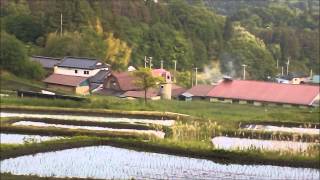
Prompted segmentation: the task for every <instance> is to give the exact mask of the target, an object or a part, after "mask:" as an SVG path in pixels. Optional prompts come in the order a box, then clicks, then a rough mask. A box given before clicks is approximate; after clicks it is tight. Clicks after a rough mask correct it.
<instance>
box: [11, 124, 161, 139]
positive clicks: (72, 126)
mask: <svg viewBox="0 0 320 180" xmlns="http://www.w3.org/2000/svg"><path fill="white" fill-rule="evenodd" d="M12 125H13V126H35V127H56V128H65V129H85V130H93V131H114V132H135V133H141V134H149V135H155V136H157V137H159V138H164V136H165V133H164V132H162V131H155V130H135V129H113V128H107V127H99V126H75V125H64V124H51V123H44V122H33V121H18V122H15V123H13V124H12Z"/></svg>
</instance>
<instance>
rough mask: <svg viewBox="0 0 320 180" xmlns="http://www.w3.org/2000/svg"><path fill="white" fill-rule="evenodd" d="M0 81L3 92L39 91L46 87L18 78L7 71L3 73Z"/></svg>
mask: <svg viewBox="0 0 320 180" xmlns="http://www.w3.org/2000/svg"><path fill="white" fill-rule="evenodd" d="M0 79H1V81H0V83H1V90H17V89H22V90H28V91H39V90H41V89H45V85H44V83H42V82H39V81H34V80H29V79H24V78H20V77H16V76H14V75H12V74H10V73H8V72H6V71H1V73H0Z"/></svg>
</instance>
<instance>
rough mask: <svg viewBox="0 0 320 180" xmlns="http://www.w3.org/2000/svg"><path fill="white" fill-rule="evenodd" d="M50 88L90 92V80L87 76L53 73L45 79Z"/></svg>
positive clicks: (82, 93) (78, 92) (83, 92)
mask: <svg viewBox="0 0 320 180" xmlns="http://www.w3.org/2000/svg"><path fill="white" fill-rule="evenodd" d="M43 82H45V83H47V86H48V88H51V89H56V90H59V89H60V90H63V91H66V92H70V93H76V94H81V95H86V94H89V81H88V78H86V77H81V76H70V75H63V74H52V75H51V76H49V77H47V78H46V79H44V80H43Z"/></svg>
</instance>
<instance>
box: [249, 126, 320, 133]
mask: <svg viewBox="0 0 320 180" xmlns="http://www.w3.org/2000/svg"><path fill="white" fill-rule="evenodd" d="M244 129H248V130H256V131H271V132H276V131H280V132H288V133H300V134H314V135H319V134H320V129H317V128H300V127H281V126H271V125H254V124H249V125H246V126H245V127H244Z"/></svg>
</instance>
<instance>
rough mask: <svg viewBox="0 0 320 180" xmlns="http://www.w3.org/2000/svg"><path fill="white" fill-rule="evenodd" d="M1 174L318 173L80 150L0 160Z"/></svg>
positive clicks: (244, 176) (298, 176) (261, 175)
mask: <svg viewBox="0 0 320 180" xmlns="http://www.w3.org/2000/svg"><path fill="white" fill-rule="evenodd" d="M1 172H2V173H4V172H8V173H13V174H33V175H38V176H56V177H78V178H87V177H91V178H100V179H112V178H115V179H129V178H135V179H319V171H318V170H316V169H308V168H291V167H279V166H269V165H237V164H230V165H223V164H218V163H214V162H212V161H208V160H202V159H194V158H187V157H178V156H172V155H165V154H157V153H146V152H137V151H133V150H127V149H122V148H115V147H109V146H95V147H83V148H76V149H68V150H62V151H57V152H48V153H39V154H35V155H28V156H21V157H17V158H12V159H7V160H3V161H2V162H1Z"/></svg>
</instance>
